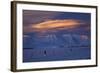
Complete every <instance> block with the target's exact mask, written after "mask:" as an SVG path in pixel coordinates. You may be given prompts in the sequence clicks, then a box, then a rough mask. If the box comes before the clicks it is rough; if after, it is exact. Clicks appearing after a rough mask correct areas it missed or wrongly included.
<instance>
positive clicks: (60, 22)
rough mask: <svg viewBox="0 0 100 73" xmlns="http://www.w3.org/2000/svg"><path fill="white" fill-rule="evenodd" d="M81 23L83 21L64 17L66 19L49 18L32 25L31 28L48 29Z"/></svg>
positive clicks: (72, 26)
mask: <svg viewBox="0 0 100 73" xmlns="http://www.w3.org/2000/svg"><path fill="white" fill-rule="evenodd" d="M80 24H83V22H81V21H79V20H74V19H66V20H49V21H45V22H42V23H39V24H34V25H32V28H33V29H35V30H48V29H65V28H66V29H68V28H75V27H77V26H79V25H80Z"/></svg>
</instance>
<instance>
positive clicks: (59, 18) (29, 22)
mask: <svg viewBox="0 0 100 73" xmlns="http://www.w3.org/2000/svg"><path fill="white" fill-rule="evenodd" d="M90 24H91V14H90V13H79V12H78V13H77V12H56V11H36V10H23V42H24V43H25V44H23V46H24V47H25V48H26V47H28V46H32V45H30V44H29V42H30V41H31V40H33V38H34V37H35V36H41V37H42V36H48V34H49V35H50V34H56V35H62V33H63V34H78V35H81V36H80V37H81V38H84V39H87V38H90V34H91V33H90V30H91V29H90ZM26 42H27V43H26ZM30 43H32V41H31V42H30Z"/></svg>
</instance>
